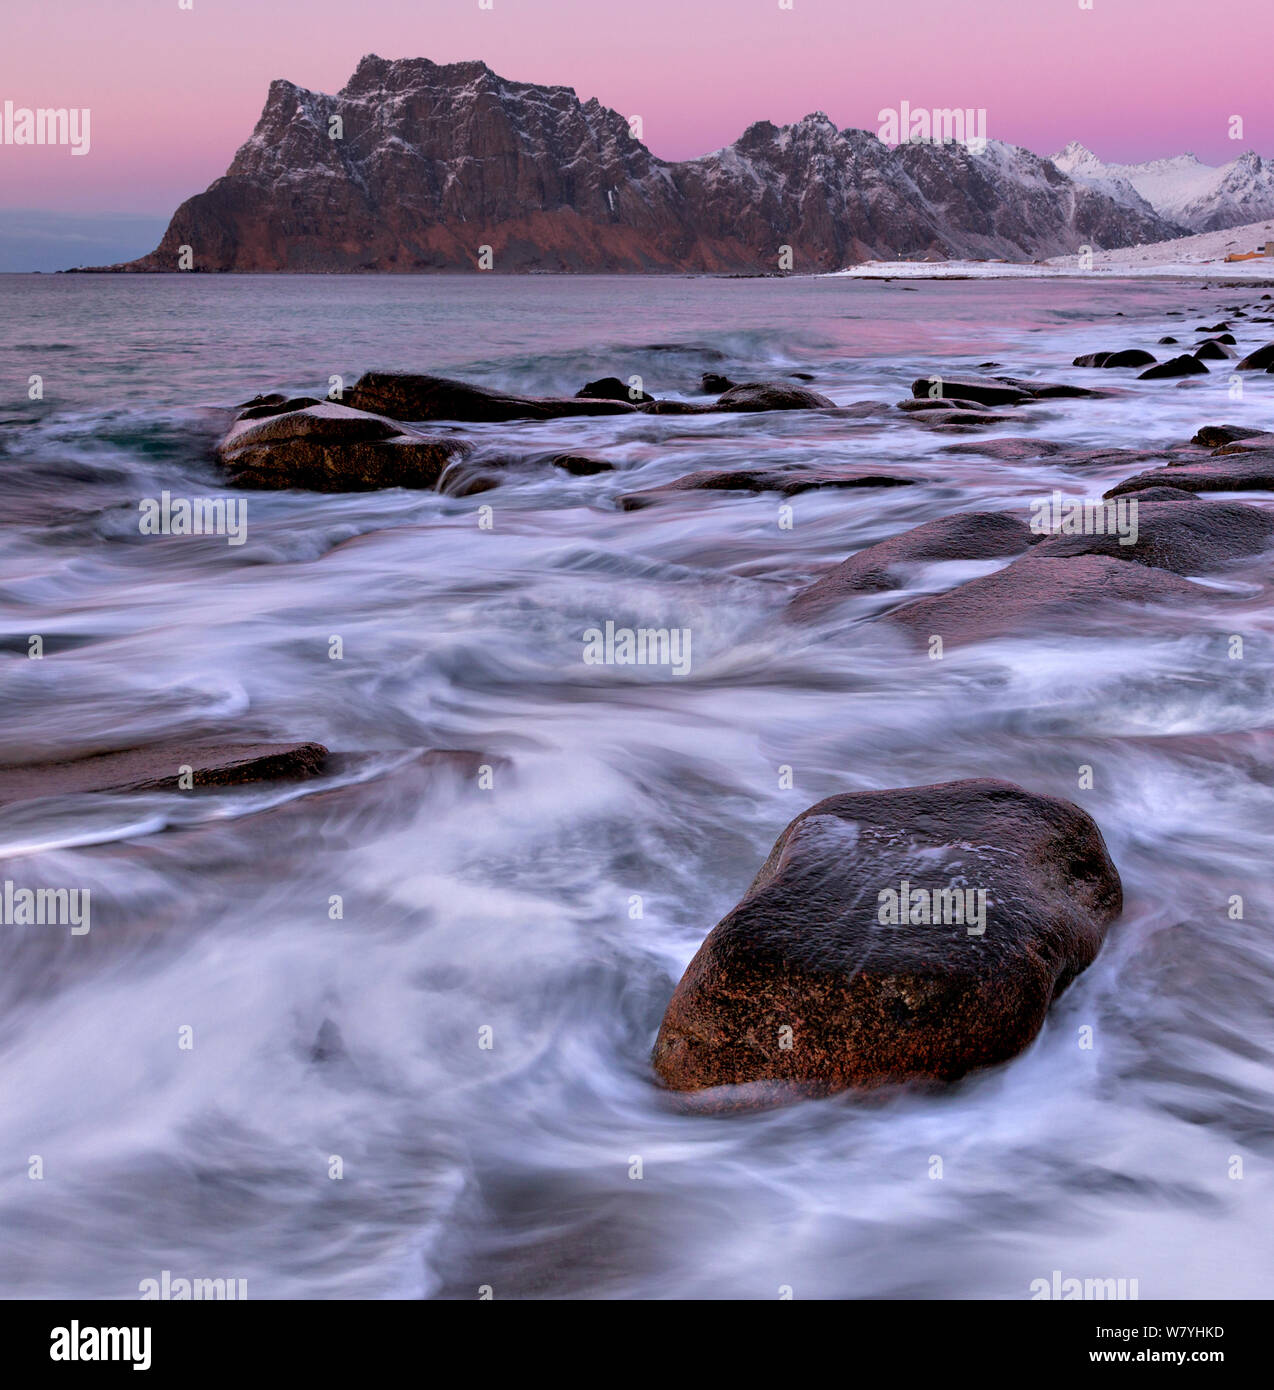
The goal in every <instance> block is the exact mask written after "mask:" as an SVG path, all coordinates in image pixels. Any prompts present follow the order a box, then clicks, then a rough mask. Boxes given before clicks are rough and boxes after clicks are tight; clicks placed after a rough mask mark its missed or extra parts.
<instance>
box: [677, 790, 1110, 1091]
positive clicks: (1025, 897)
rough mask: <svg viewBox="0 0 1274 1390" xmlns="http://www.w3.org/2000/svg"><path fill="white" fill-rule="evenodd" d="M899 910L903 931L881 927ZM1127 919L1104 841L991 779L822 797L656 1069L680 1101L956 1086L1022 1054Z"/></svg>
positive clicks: (748, 903)
mask: <svg viewBox="0 0 1274 1390" xmlns="http://www.w3.org/2000/svg"><path fill="white" fill-rule="evenodd" d="M904 884H905V885H906V886H905V887H904ZM903 892H905V893H906V895H907V908H908V911H907V912H906V914H905V915H904V918H903V923H902V924H901V925H893V924H891V923H890V922H889V921H888V920H886V921H885V922H883V923H882V921H881V917H882V915H883V916H885V917H886V919H887V918H888V915H889V899H888V895H889V894H891V893H892V894H894V895H895V898H897V897H898V896H899V895H900V894H901V893H903ZM956 894H958V900H959V901H960V903H961V905H962V907H963V906H964V905H966V904H968V905H969V906H970V907H972V908H973V911H972V912H970V913H969V914H968V915H969V916H970V917H975V916H976V911H977V908H976V904H977V903H978V902H981V903H982V904H983V906H984V913H983V921H982V926H981V928H979V925H978V922H977V921H976V920H974V921H971V922H970V921H966V920H963V914H962V919H961V920H958V921H952V920H951V919H952V917H953V916H954V915H955V914H954V912H952V911H951V910H950V908H949V907H948V908H947V910H946V911H945V913H944V911H943V908H942V906H941V905H942V904H943V903H944V902H945V903H947V904H950V903H952V902H953V901H955V897H954V895H956ZM979 894H982V895H984V896H982V897H981V898H979ZM938 895H944V896H941V897H940V896H938ZM934 905H937V906H938V913H937V914H936V915H937V916H938V917H939V918H940V920H938V921H936V922H935V921H933V920H932V918H933V917H934V915H935V913H934V912H933V911H932V910H931V909H932V907H933V906H934ZM922 906H923V907H924V909H925V910H924V911H922ZM1121 910H1122V888H1121V885H1120V882H1119V875H1118V873H1117V872H1116V870H1115V866H1114V864H1113V863H1112V862H1111V859H1110V855H1109V853H1108V851H1107V849H1106V845H1105V843H1104V841H1103V840H1102V836H1101V832H1100V831H1099V830H1098V828H1097V826H1096V825H1095V824H1094V823H1093V821H1092V819H1091V818H1090V817H1089V816H1088V815H1087V814H1086V813H1085V812H1083V811H1081V810H1080V809H1079V807H1077V806H1074V805H1072V804H1071V803H1070V802H1069V801H1063V800H1061V799H1060V798H1058V797H1051V796H1040V795H1036V794H1034V793H1031V792H1028V791H1025V790H1023V788H1021V787H1018V786H1015V785H1014V784H1013V783H1011V782H1003V781H998V780H995V779H991V778H977V779H970V780H968V781H962V782H947V783H942V784H939V785H937V786H929V787H903V788H894V789H891V790H888V791H866V792H851V793H848V794H846V795H842V796H833V797H829V798H827V800H825V801H820V802H819V803H818V804H817V805H814V806H811V807H810V808H809V810H807V811H805V812H803V813H802V814H801V815H800V816H798V817H797V818H796V819H795V820H794V821H793V822H792V823H791V824H790V825H789V826H787V828H786V829H785V830H784V831H783V833H782V834H781V835H780V836H779V838H778V840H777V841H776V843H775V845H774V848H773V850H772V851H771V853H770V856H769V858H768V859H767V860H766V862H765V864H764V865H763V866H762V868H761V870H760V872H759V873H758V874H757V876H756V878H755V880H754V881H753V882H752V884H751V886H750V887H749V888H748V890H747V892H746V893H745V894H744V896H743V898H742V900H741V901H740V903H739V905H738V906H737V907H736V908H734V910H733V911H732V912H730V913H729V914H728V915H727V916H726V917H725V918H724V919H723V920H722V921H721V922H720V923H718V925H717V926H716V927H714V928H713V930H712V932H711V933H710V934H709V935H708V937H707V939H706V940H705V941H704V943H703V945H702V946H701V947H700V948H699V951H698V953H697V954H696V955H695V957H694V959H693V960H692V961H691V962H690V964H689V966H688V967H687V969H686V972H685V974H684V975H683V976H682V978H681V982H680V983H679V984H678V985H677V988H676V990H675V991H674V992H673V996H672V999H671V1002H670V1003H669V1005H668V1009H667V1012H666V1013H665V1015H664V1019H663V1023H662V1026H661V1027H660V1030H659V1035H658V1038H657V1040H656V1042H655V1048H654V1054H653V1059H652V1060H653V1063H654V1067H655V1070H656V1072H657V1073H658V1075H659V1076H660V1078H661V1079H662V1080H663V1082H664V1083H665V1085H667V1086H669V1087H672V1088H673V1089H676V1090H700V1089H705V1088H709V1087H721V1086H748V1087H751V1088H753V1091H752V1093H753V1094H755V1093H756V1088H757V1087H758V1086H759V1087H761V1088H762V1093H764V1092H766V1091H768V1092H770V1093H772V1094H775V1095H781V1094H783V1093H784V1092H785V1091H788V1090H791V1091H794V1092H797V1093H806V1094H826V1093H829V1092H834V1091H840V1090H844V1089H846V1088H849V1087H873V1086H878V1085H883V1084H890V1083H899V1082H908V1081H929V1082H934V1081H937V1082H945V1081H952V1080H955V1079H956V1078H958V1077H960V1076H963V1075H964V1074H966V1073H967V1072H970V1071H973V1070H976V1069H978V1068H982V1067H989V1066H994V1065H996V1064H998V1063H1001V1062H1005V1061H1007V1060H1008V1059H1009V1058H1011V1057H1014V1056H1016V1055H1017V1054H1018V1053H1020V1052H1021V1051H1022V1050H1023V1049H1024V1048H1025V1047H1027V1046H1028V1045H1029V1044H1030V1042H1031V1040H1032V1039H1033V1038H1034V1037H1035V1036H1036V1034H1037V1033H1038V1032H1039V1029H1040V1027H1041V1025H1042V1024H1043V1021H1044V1017H1045V1015H1046V1014H1047V1012H1048V1009H1049V1006H1050V1005H1051V1004H1052V1002H1053V1000H1054V999H1055V998H1056V997H1057V996H1058V995H1059V994H1060V993H1061V992H1062V991H1063V990H1064V989H1065V988H1066V986H1067V985H1068V984H1069V983H1070V982H1071V981H1072V980H1073V979H1074V978H1075V976H1076V975H1078V974H1079V973H1080V972H1081V971H1082V970H1084V969H1085V968H1086V967H1087V966H1088V965H1089V964H1090V963H1091V962H1092V961H1093V959H1094V957H1095V956H1096V955H1097V952H1098V951H1099V950H1100V948H1101V944H1102V940H1103V937H1104V935H1105V931H1106V928H1107V927H1108V926H1109V925H1110V924H1111V923H1112V922H1113V921H1114V920H1115V919H1116V918H1117V917H1118V916H1119V914H1120V912H1121ZM944 915H945V916H946V919H947V920H946V922H945V923H944V922H943V921H942V920H941V918H942V917H943V916H944ZM922 918H923V920H922ZM971 928H972V930H971ZM721 1103H722V1105H729V1104H730V1103H731V1102H730V1099H729V1098H728V1097H725V1096H723V1097H722V1100H721Z"/></svg>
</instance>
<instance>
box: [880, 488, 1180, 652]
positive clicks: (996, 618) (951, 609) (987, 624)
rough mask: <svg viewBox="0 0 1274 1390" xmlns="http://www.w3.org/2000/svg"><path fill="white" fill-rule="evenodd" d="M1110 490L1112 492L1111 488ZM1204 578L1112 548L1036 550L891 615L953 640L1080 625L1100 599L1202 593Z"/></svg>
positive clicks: (923, 632)
mask: <svg viewBox="0 0 1274 1390" xmlns="http://www.w3.org/2000/svg"><path fill="white" fill-rule="evenodd" d="M1107 495H1109V494H1107ZM1201 593H1203V590H1201V589H1200V588H1199V587H1198V586H1197V585H1195V584H1191V583H1190V582H1189V581H1188V580H1185V579H1181V578H1178V576H1177V575H1175V574H1170V573H1169V572H1168V571H1167V570H1160V569H1152V568H1151V567H1150V566H1148V565H1137V564H1128V563H1126V562H1124V561H1122V560H1115V559H1112V558H1111V557H1110V556H1109V555H1076V556H1073V557H1066V558H1063V557H1055V558H1051V559H1049V558H1045V557H1043V556H1040V555H1038V554H1037V553H1035V552H1030V553H1028V554H1026V555H1024V556H1022V558H1021V559H1019V560H1014V561H1013V563H1012V564H1011V565H1006V566H1005V568H1004V569H1001V570H997V571H996V572H995V573H994V574H987V575H983V576H982V577H981V578H979V579H970V580H968V581H967V582H966V583H964V584H961V585H960V586H959V587H958V588H955V589H949V590H948V591H947V592H946V593H943V594H935V595H933V596H931V597H929V598H922V599H917V600H915V601H914V602H913V603H907V604H904V605H903V606H902V607H901V608H895V609H894V610H893V611H892V612H890V613H889V614H888V615H887V616H888V619H889V621H890V622H895V623H901V624H902V625H904V626H905V627H907V628H909V629H910V630H911V631H912V632H914V633H915V635H916V636H917V637H918V638H920V639H921V640H922V641H927V640H928V639H929V638H930V637H933V636H938V637H941V638H942V640H943V643H944V644H945V645H946V646H958V645H961V644H963V643H966V642H981V641H984V640H986V639H988V638H992V637H1003V636H1007V635H1010V634H1014V633H1017V634H1023V633H1029V632H1030V631H1031V629H1032V628H1035V627H1043V628H1047V629H1049V630H1053V631H1056V630H1057V629H1058V628H1059V627H1060V628H1062V629H1063V630H1066V629H1067V628H1069V627H1072V626H1074V627H1078V626H1079V625H1080V623H1082V622H1083V620H1085V619H1087V618H1088V617H1089V616H1090V615H1091V614H1092V613H1093V612H1094V610H1095V609H1096V608H1097V607H1098V606H1099V604H1100V603H1110V602H1116V601H1122V602H1128V603H1141V604H1144V603H1150V602H1152V601H1154V600H1156V599H1179V598H1197V597H1199V595H1200V594H1201Z"/></svg>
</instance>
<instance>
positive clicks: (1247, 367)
mask: <svg viewBox="0 0 1274 1390" xmlns="http://www.w3.org/2000/svg"><path fill="white" fill-rule="evenodd" d="M1271 367H1274V343H1266V344H1265V346H1264V347H1259V348H1257V349H1256V351H1255V352H1249V353H1248V355H1247V356H1246V357H1245V358H1243V360H1242V361H1241V362H1240V363H1239V365H1238V370H1239V371H1240V372H1267V371H1269V370H1270V368H1271Z"/></svg>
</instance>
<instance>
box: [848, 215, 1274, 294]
mask: <svg viewBox="0 0 1274 1390" xmlns="http://www.w3.org/2000/svg"><path fill="white" fill-rule="evenodd" d="M1270 241H1274V220H1271V221H1267V222H1250V223H1247V224H1246V225H1244V226H1242V227H1227V228H1225V229H1224V230H1223V231H1219V232H1201V233H1199V234H1198V235H1196V236H1187V237H1178V238H1176V239H1175V240H1173V241H1159V242H1154V243H1152V244H1150V245H1147V246H1125V247H1121V248H1119V249H1118V250H1115V251H1097V252H1094V254H1093V257H1092V263H1091V265H1088V264H1087V263H1086V264H1085V265H1084V266H1082V267H1081V265H1080V259H1079V256H1078V255H1070V256H1054V257H1052V259H1050V260H1048V261H1039V262H1035V263H1033V264H1027V263H1022V262H1013V261H959V260H955V261H864V262H863V263H862V264H861V265H856V266H850V267H849V268H848V269H846V270H838V271H834V272H833V274H835V275H841V276H849V277H851V278H855V279H865V280H883V279H893V280H1012V279H1051V278H1054V277H1076V276H1078V277H1088V278H1092V277H1093V276H1098V277H1101V278H1105V279H1124V278H1131V277H1135V278H1137V279H1142V278H1145V277H1154V278H1160V279H1176V278H1190V279H1199V278H1204V279H1225V280H1251V281H1254V282H1258V283H1270V284H1274V256H1262V257H1261V258H1260V259H1258V260H1253V261H1227V260H1226V259H1225V258H1226V256H1227V255H1229V254H1230V253H1231V252H1243V251H1254V250H1256V249H1257V247H1259V246H1264V245H1265V243H1266V242H1270Z"/></svg>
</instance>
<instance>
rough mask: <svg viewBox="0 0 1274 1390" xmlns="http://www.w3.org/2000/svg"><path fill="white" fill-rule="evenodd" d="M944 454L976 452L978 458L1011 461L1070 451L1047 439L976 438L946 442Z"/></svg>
mask: <svg viewBox="0 0 1274 1390" xmlns="http://www.w3.org/2000/svg"><path fill="white" fill-rule="evenodd" d="M942 452H943V453H944V454H977V455H978V456H979V457H980V458H990V459H999V460H1001V461H1002V462H1004V463H1012V462H1014V461H1016V460H1017V459H1043V458H1055V457H1057V456H1058V455H1060V454H1066V453H1069V452H1070V451H1069V450H1068V449H1067V447H1066V445H1065V444H1054V443H1052V442H1051V441H1049V440H1047V439H1031V438H1029V437H1028V438H1023V439H1015V438H1010V439H978V440H970V441H969V442H968V443H967V444H948V445H946V447H945V448H944V449H943V451H942Z"/></svg>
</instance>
